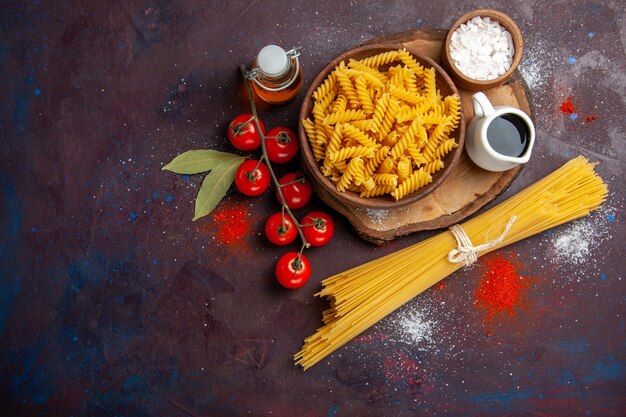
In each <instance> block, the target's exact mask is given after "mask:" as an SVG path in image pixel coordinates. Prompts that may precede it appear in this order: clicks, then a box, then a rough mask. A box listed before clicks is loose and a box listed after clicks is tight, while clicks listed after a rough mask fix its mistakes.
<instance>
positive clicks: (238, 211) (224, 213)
mask: <svg viewBox="0 0 626 417" xmlns="http://www.w3.org/2000/svg"><path fill="white" fill-rule="evenodd" d="M213 221H214V222H215V224H216V225H217V238H218V239H219V242H220V243H222V244H225V245H230V244H233V243H236V242H240V241H242V240H243V238H244V237H245V236H247V235H248V234H250V224H249V223H248V212H247V211H246V209H245V208H244V207H243V206H242V205H234V204H223V205H222V206H221V207H219V208H218V210H217V211H216V212H215V214H214V215H213Z"/></svg>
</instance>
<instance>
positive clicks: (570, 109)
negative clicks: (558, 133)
mask: <svg viewBox="0 0 626 417" xmlns="http://www.w3.org/2000/svg"><path fill="white" fill-rule="evenodd" d="M559 110H561V112H562V113H563V114H573V113H576V109H574V105H573V104H572V96H568V97H567V98H566V99H565V101H563V103H561V105H560V106H559Z"/></svg>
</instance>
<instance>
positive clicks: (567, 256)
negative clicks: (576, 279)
mask: <svg viewBox="0 0 626 417" xmlns="http://www.w3.org/2000/svg"><path fill="white" fill-rule="evenodd" d="M591 245H594V246H595V230H594V227H593V225H591V224H588V223H585V222H581V223H576V224H574V225H573V226H572V227H570V229H569V230H568V231H567V233H566V234H562V235H561V236H559V237H558V238H556V239H555V240H554V249H555V250H556V254H557V256H558V257H559V258H560V259H563V260H566V261H568V262H571V263H574V264H580V263H583V262H585V260H586V259H589V255H591V250H590V249H589V248H590V246H591Z"/></svg>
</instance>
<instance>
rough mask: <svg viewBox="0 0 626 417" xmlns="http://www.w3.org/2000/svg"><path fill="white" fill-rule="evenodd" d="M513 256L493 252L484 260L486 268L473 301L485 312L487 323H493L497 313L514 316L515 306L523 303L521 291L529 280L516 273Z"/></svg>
mask: <svg viewBox="0 0 626 417" xmlns="http://www.w3.org/2000/svg"><path fill="white" fill-rule="evenodd" d="M513 257H514V255H513V254H511V255H509V256H508V257H505V256H504V255H501V254H495V255H493V256H490V257H487V258H486V259H485V260H484V264H485V266H486V267H487V270H486V271H485V273H484V275H483V277H482V279H481V282H480V285H479V286H478V288H477V289H476V294H475V301H474V303H475V305H476V306H477V307H478V308H481V309H482V310H484V311H485V312H486V317H485V320H486V321H487V322H488V323H493V320H494V317H495V316H496V314H499V313H506V314H508V315H510V316H513V317H514V316H516V314H517V312H516V308H517V307H519V306H522V305H523V300H522V296H523V292H524V291H525V290H526V289H527V288H528V285H529V283H530V281H531V280H530V279H528V278H524V277H521V276H519V275H518V274H517V272H516V269H517V268H518V265H517V264H515V263H514V262H513V261H512V258H513Z"/></svg>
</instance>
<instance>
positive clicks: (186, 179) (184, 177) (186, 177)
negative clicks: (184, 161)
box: [183, 174, 191, 181]
mask: <svg viewBox="0 0 626 417" xmlns="http://www.w3.org/2000/svg"><path fill="white" fill-rule="evenodd" d="M189 178H191V176H189V175H186V174H185V175H183V179H184V180H185V181H189Z"/></svg>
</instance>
